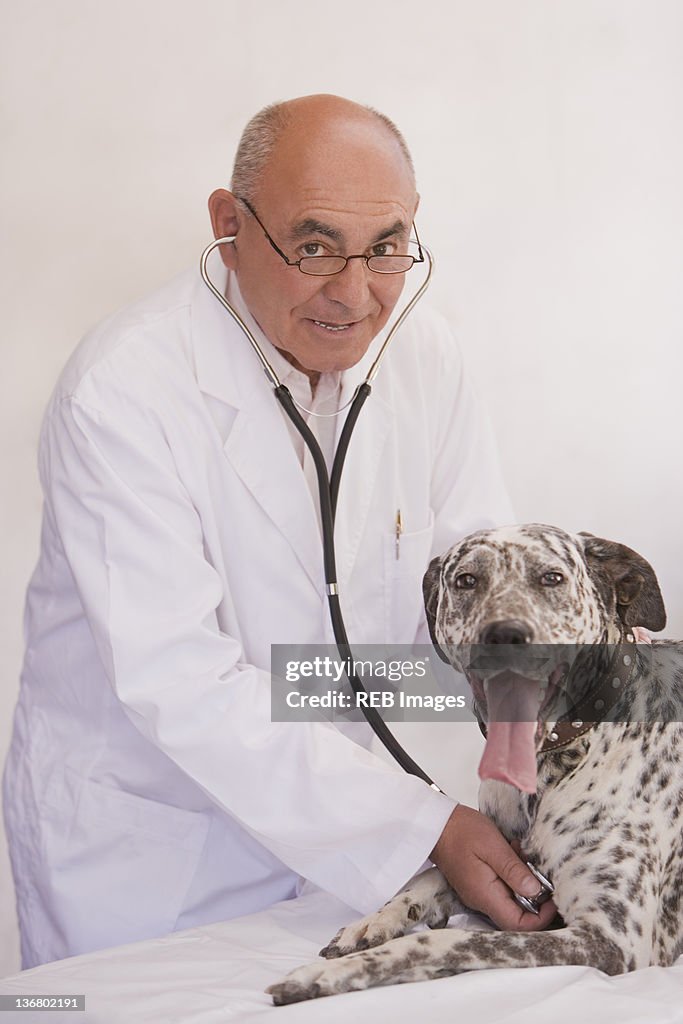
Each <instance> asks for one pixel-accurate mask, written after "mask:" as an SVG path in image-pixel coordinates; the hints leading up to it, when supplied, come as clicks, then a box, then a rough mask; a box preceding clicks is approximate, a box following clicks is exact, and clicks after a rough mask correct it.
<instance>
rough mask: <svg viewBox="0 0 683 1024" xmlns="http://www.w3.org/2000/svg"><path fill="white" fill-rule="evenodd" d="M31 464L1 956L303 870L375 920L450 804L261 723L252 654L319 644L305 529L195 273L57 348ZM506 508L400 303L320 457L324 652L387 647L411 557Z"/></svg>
mask: <svg viewBox="0 0 683 1024" xmlns="http://www.w3.org/2000/svg"><path fill="white" fill-rule="evenodd" d="M214 276H220V272H218V273H217V271H216V269H215V267H214ZM223 283H224V281H223ZM252 326H253V328H254V330H258V328H257V327H256V325H255V324H253V321H252ZM376 347H377V341H376V342H375V343H373V347H372V350H371V351H376ZM370 358H371V353H368V355H366V357H365V359H364V360H363V362H362V363H361V364H359V366H358V367H354V368H353V369H352V370H350V371H348V372H347V373H346V374H345V375H344V383H343V400H345V399H346V397H348V396H349V395H350V394H351V393H352V392H353V388H354V386H355V384H356V383H357V382H358V381H359V380H360V379H362V377H363V376H364V373H365V372H366V370H367V366H368V365H369V359H370ZM343 418H344V417H343V415H342V416H341V417H340V421H342V420H343ZM340 425H341V424H340ZM40 474H41V481H42V485H43V489H44V495H45V506H44V520H43V532H42V546H41V553H40V559H39V562H38V566H37V568H36V571H35V574H34V576H33V579H32V582H31V586H30V590H29V594H28V599H27V612H26V633H27V650H26V658H25V665H24V671H23V675H22V684H21V692H20V698H19V703H18V706H17V710H16V715H15V723H14V733H13V738H12V745H11V750H10V754H9V758H8V762H7V766H6V772H5V778H4V801H5V818H6V826H7V832H8V836H9V841H10V852H11V859H12V866H13V871H14V876H15V883H16V890H17V899H18V908H19V917H20V926H21V933H22V960H23V966H24V967H29V966H32V965H34V964H37V963H40V962H44V961H47V960H52V959H56V958H61V957H64V956H69V955H73V954H77V953H82V952H87V951H89V950H93V949H97V948H101V947H105V946H110V945H115V944H119V943H124V942H129V941H133V940H138V939H145V938H148V937H152V936H156V935H162V934H165V933H167V932H169V931H172V930H177V929H180V928H184V927H190V926H193V925H197V924H202V923H207V922H210V921H215V920H220V919H224V918H229V917H233V916H236V915H239V914H244V913H248V912H251V911H256V910H258V909H261V908H262V907H264V906H266V905H268V904H270V903H272V902H274V901H276V900H279V899H283V898H286V897H288V896H292V895H294V894H295V892H296V888H297V883H298V882H299V881H300V879H301V878H302V877H305V878H308V879H310V880H311V881H312V882H314V883H315V884H317V885H319V886H321V887H323V888H325V889H327V890H329V891H330V892H332V893H334V894H335V895H337V896H338V897H340V898H341V899H342V900H344V901H346V902H347V903H349V904H351V905H352V906H354V907H356V908H358V910H359V911H362V912H366V911H368V910H370V909H371V908H374V907H376V906H378V905H380V904H381V903H382V902H383V901H384V900H386V899H387V898H388V897H389V896H391V895H392V893H393V892H394V891H395V890H396V889H397V888H398V887H400V885H401V884H403V883H404V882H405V881H406V880H407V879H408V878H409V877H410V875H411V874H412V873H414V872H415V871H416V870H417V869H418V868H419V867H420V866H421V864H422V863H423V862H424V860H425V858H426V857H427V855H428V854H429V851H430V850H431V848H432V846H433V844H434V842H435V840H436V838H437V837H438V835H439V833H440V831H441V829H442V827H443V824H444V823H445V821H446V819H447V817H448V815H449V813H450V811H451V808H452V806H453V804H452V802H451V801H450V800H449V799H447V798H446V797H444V796H442V795H440V794H437V793H435V792H434V791H432V790H430V789H429V788H428V787H427V786H426V785H425V784H424V783H423V782H421V781H419V780H417V779H415V778H412V777H409V776H407V775H405V774H404V773H403V772H402V771H401V770H400V769H398V768H397V767H395V766H393V765H387V764H385V763H384V762H383V761H382V760H380V759H379V758H377V757H376V756H375V755H374V754H372V753H370V752H369V751H368V750H367V749H365V748H364V747H363V746H360V745H358V744H356V743H354V742H353V741H352V740H351V739H349V738H348V737H347V736H346V735H344V734H343V733H342V732H340V731H338V730H337V729H336V728H334V727H333V726H331V725H329V724H326V723H321V722H312V723H293V724H277V723H275V724H274V723H271V721H270V677H269V666H270V645H271V643H314V642H318V643H320V642H328V643H332V642H333V637H332V632H331V628H330V626H329V622H328V611H327V605H326V598H325V592H324V581H323V571H322V558H321V549H320V534H319V528H318V524H317V519H316V513H315V509H314V505H313V501H312V497H311V493H310V491H309V489H308V487H307V484H306V481H305V478H304V475H303V472H302V469H301V466H300V464H299V463H298V461H297V458H296V456H295V454H294V451H293V448H292V443H291V439H290V437H289V434H288V430H287V427H286V424H285V422H284V419H283V413H282V410H281V409H280V408H279V406H278V404H277V402H276V401H275V399H274V397H273V395H272V393H271V388H270V386H269V384H268V383H267V380H266V378H265V376H264V374H263V372H262V371H261V368H260V365H259V363H258V361H257V359H256V357H255V355H254V353H253V352H252V350H251V348H250V346H249V344H248V342H247V341H246V339H245V338H244V336H243V335H242V334H241V332H240V330H239V329H238V328H237V327H236V326H235V324H234V323H233V322H232V320H231V319H230V318H229V317H228V316H227V314H226V313H225V311H224V310H223V309H222V308H221V307H220V305H219V304H218V302H217V301H216V299H215V298H214V297H213V296H212V295H211V294H210V293H209V291H208V290H207V289H206V287H205V286H204V284H203V283H202V282H201V280H200V278H199V275H198V274H195V273H191V274H187V275H184V276H183V277H181V278H180V279H177V280H176V281H174V282H172V283H171V285H169V286H167V287H166V288H165V289H162V290H161V291H159V292H158V293H156V294H154V295H152V296H151V297H150V298H148V299H146V300H145V301H142V302H140V303H138V304H136V305H135V306H132V307H130V308H128V309H126V310H124V311H122V312H120V313H118V314H116V315H115V316H113V317H111V318H110V319H109V320H107V321H105V322H104V323H103V324H102V325H100V326H99V327H98V328H96V329H95V330H94V331H93V332H92V333H91V334H90V335H89V336H88V337H87V338H86V339H85V340H84V342H83V343H82V344H81V345H80V346H79V348H78V349H77V350H76V352H75V353H74V355H73V356H72V358H71V360H70V361H69V363H68V364H67V366H66V368H65V370H64V372H63V374H62V376H61V378H60V381H59V383H58V385H57V388H56V391H55V393H54V395H53V397H52V400H51V402H50V405H49V408H48V410H47V413H46V417H45V421H44V426H43V431H42V435H41V444H40ZM399 508H400V509H401V514H402V518H403V524H404V531H405V532H404V534H403V536H402V538H401V542H400V558H399V559H398V560H397V559H396V557H395V548H394V524H395V517H396V511H397V509H399ZM509 519H510V511H509V507H508V503H507V498H506V495H505V491H504V488H503V486H502V483H501V479H500V476H499V472H498V467H497V462H496V457H495V454H494V449H493V443H492V439H491V435H490V431H489V428H488V425H487V423H486V420H485V419H484V418H483V417H482V415H481V412H480V410H479V408H478V406H477V404H476V401H475V400H474V398H473V396H472V393H471V391H470V389H469V387H468V385H467V383H466V381H465V378H464V377H463V374H462V368H461V364H460V358H459V355H458V351H457V349H456V347H455V345H454V342H453V339H452V337H451V335H450V334H449V332H448V329H447V328H446V326H445V325H444V323H443V322H442V321H441V320H440V319H439V318H438V317H436V316H435V315H434V314H432V313H430V312H429V311H428V310H426V309H420V310H419V311H418V312H416V313H415V314H414V315H413V318H412V322H411V321H408V324H407V325H406V327H405V328H402V329H401V331H400V333H399V334H398V335H397V337H396V339H395V340H394V342H393V343H392V348H391V349H390V351H389V353H388V355H387V357H386V360H385V362H384V364H383V366H382V370H381V372H380V374H379V377H378V379H377V381H376V384H375V386H374V389H373V394H372V396H371V398H370V399H369V400H368V402H367V403H366V405H365V407H364V408H363V411H362V413H361V415H360V418H359V420H358V424H357V427H356V433H355V435H354V438H353V441H352V443H351V446H350V450H349V452H348V458H347V462H346V466H345V471H344V478H343V482H342V485H341V491H340V499H339V509H338V516H337V527H336V539H337V550H338V573H339V583H340V593H341V595H342V604H343V608H344V611H345V616H346V624H347V629H348V633H349V636H350V638H351V639H352V640H353V641H354V642H355V643H369V642H384V641H392V642H393V641H397V642H399V641H400V642H405V643H410V642H412V641H413V639H414V638H415V636H416V634H417V632H418V631H419V630H420V628H422V629H424V621H423V612H422V600H421V587H420V583H421V577H422V574H423V572H424V570H425V568H426V566H427V564H428V562H429V559H430V557H431V556H432V555H433V554H434V553H436V552H440V551H443V550H444V549H445V548H446V547H447V546H448V545H450V544H451V543H452V542H453V541H454V540H456V539H457V538H458V537H459V536H461V535H463V534H464V533H466V532H468V531H470V530H472V529H475V528H479V527H483V526H487V525H490V524H493V523H499V522H502V521H505V520H509ZM424 638H425V636H424V635H423V639H424ZM355 728H356V729H359V728H360V729H361V730H367V727H366V726H361V727H359V726H356V727H355Z"/></svg>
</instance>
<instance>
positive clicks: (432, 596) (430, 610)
mask: <svg viewBox="0 0 683 1024" xmlns="http://www.w3.org/2000/svg"><path fill="white" fill-rule="evenodd" d="M440 589H441V559H440V558H433V559H432V560H431V562H430V563H429V568H428V569H427V572H426V573H425V574H424V577H423V579H422V595H423V597H424V603H425V613H426V616H427V625H428V626H429V635H430V637H431V638H432V643H433V644H434V648H435V650H436V653H437V654H438V655H439V657H440V658H441V660H442V661H445V662H446V664H447V665H450V659H449V658H447V657H446V654H445V652H444V651H443V650H442V648H441V647H439V644H438V641H437V639H436V616H437V612H438V610H439V591H440Z"/></svg>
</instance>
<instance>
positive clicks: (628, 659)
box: [477, 631, 635, 754]
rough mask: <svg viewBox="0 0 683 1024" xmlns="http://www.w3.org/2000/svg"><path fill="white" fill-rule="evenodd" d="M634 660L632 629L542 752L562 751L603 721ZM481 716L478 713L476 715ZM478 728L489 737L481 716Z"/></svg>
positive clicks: (558, 724) (548, 738) (621, 691)
mask: <svg viewBox="0 0 683 1024" xmlns="http://www.w3.org/2000/svg"><path fill="white" fill-rule="evenodd" d="M634 660H635V637H634V635H633V633H632V632H630V631H629V632H626V633H622V637H621V641H620V642H619V643H618V644H617V645H616V649H615V652H614V656H613V657H612V660H611V662H610V664H609V667H608V669H607V671H606V672H605V673H604V675H603V677H602V679H601V680H600V682H599V683H598V685H597V686H595V687H594V688H593V689H592V690H591V691H590V692H589V693H588V694H587V696H586V697H584V699H583V700H582V701H581V703H580V704H576V705H574V707H573V708H572V709H571V711H569V712H568V713H567V714H566V715H564V716H563V717H562V718H561V719H560V720H559V721H558V722H556V723H555V726H554V728H553V730H552V732H550V733H549V734H548V735H547V736H546V738H545V740H544V741H543V745H542V746H541V748H540V750H539V753H540V754H546V753H551V752H553V751H555V750H562V749H563V748H564V747H567V746H569V744H570V743H572V742H573V741H574V740H575V739H576V738H577V737H578V736H583V735H584V734H585V733H587V732H590V730H591V729H594V728H595V726H596V725H597V724H598V723H599V722H602V721H603V720H604V718H605V715H606V714H607V712H609V711H610V709H611V708H612V707H614V705H615V703H616V702H617V700H618V698H619V697H620V696H621V694H622V693H623V691H624V687H625V685H626V683H627V682H628V680H629V677H630V675H631V671H632V669H633V663H634ZM477 717H478V716H477ZM478 721H479V728H480V730H481V732H482V733H483V735H484V736H486V732H487V730H486V723H485V722H483V721H482V720H481V719H480V718H478Z"/></svg>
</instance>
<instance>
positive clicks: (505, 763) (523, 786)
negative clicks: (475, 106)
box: [268, 525, 683, 1005]
mask: <svg viewBox="0 0 683 1024" xmlns="http://www.w3.org/2000/svg"><path fill="white" fill-rule="evenodd" d="M424 594H425V605H426V609H427V618H428V621H429V625H430V631H431V635H432V640H433V642H434V643H435V645H436V647H437V651H439V652H440V653H441V654H442V656H445V657H447V658H448V659H449V660H450V661H451V663H452V664H453V665H454V666H455V667H456V668H459V669H461V670H463V671H465V672H466V674H467V675H468V678H469V680H470V682H471V684H472V687H473V692H474V707H475V712H476V713H477V715H478V717H479V719H480V722H481V724H482V727H483V729H485V730H487V731H488V738H487V746H486V751H485V753H484V756H483V758H482V764H481V766H480V775H481V776H482V779H483V781H482V785H481V791H480V807H481V809H482V810H483V811H484V812H485V813H486V814H488V815H489V816H490V817H491V818H493V820H494V821H495V822H496V824H497V825H498V827H499V828H500V829H501V831H502V832H503V834H504V835H505V836H506V837H507V839H508V840H510V841H512V840H518V841H519V842H520V844H521V848H522V850H523V851H524V854H525V856H526V858H527V859H528V860H529V861H530V862H531V863H532V864H534V865H535V866H536V867H537V868H538V869H539V870H540V871H541V872H542V873H543V875H545V876H546V877H549V878H550V879H552V881H553V882H554V885H555V896H554V899H555V902H556V904H557V907H558V910H559V913H560V915H561V919H560V924H561V927H559V928H557V929H555V930H551V931H545V932H524V933H521V932H518V933H514V932H497V931H465V930H463V929H455V928H453V929H449V928H445V927H444V926H445V924H446V923H447V921H448V918H449V917H450V916H451V915H452V914H454V913H456V912H458V910H459V909H461V907H460V904H459V902H458V899H457V897H456V895H455V893H454V892H453V890H452V889H451V888H450V887H449V885H448V883H447V882H446V880H445V879H444V877H443V875H441V873H440V872H439V871H438V870H437V869H436V868H434V869H431V870H429V871H427V872H425V873H424V874H422V875H419V876H418V877H417V878H415V879H413V881H412V882H410V883H409V884H408V885H407V886H406V888H405V889H403V890H402V891H401V892H400V893H399V894H398V895H397V896H395V897H394V898H393V899H392V900H390V901H389V903H387V904H386V906H384V907H383V908H382V909H381V910H380V911H378V912H377V913H376V914H371V915H370V916H369V917H366V918H364V919H363V920H362V921H359V922H358V923H357V924H354V925H350V926H349V927H347V928H342V930H341V931H340V932H339V933H338V934H337V935H336V936H335V938H334V939H333V940H332V941H331V942H330V944H329V945H328V946H327V947H326V948H325V949H323V950H322V956H323V957H325V958H327V959H325V960H322V961H318V962H316V963H313V964H310V965H307V966H305V967H301V968H299V969H298V970H295V971H294V972H292V973H291V974H290V975H288V976H287V977H286V978H284V979H283V980H282V981H280V982H279V983H277V984H275V985H272V986H271V987H270V988H269V989H268V991H269V992H270V993H271V995H272V997H273V1000H274V1002H275V1003H276V1004H278V1005H279V1004H283V1003H291V1002H297V1001H299V1000H303V999H313V998H316V997H317V996H326V995H333V994H335V993H339V992H346V991H350V990H354V989H363V988H369V987H372V986H375V985H388V984H395V983H401V982H409V981H423V980H427V979H431V978H440V977H443V976H446V975H450V974H457V973H458V972H461V971H470V970H478V969H482V968H487V967H535V966H541V965H548V964H587V965H591V966H594V967H597V968H599V969H600V970H602V971H604V972H605V973H607V974H619V973H622V972H625V971H632V970H636V969H637V968H640V967H646V966H647V965H650V964H659V965H668V964H671V963H672V961H673V960H674V959H675V958H676V957H677V956H678V955H679V953H681V952H683V917H682V915H681V890H682V888H683V834H682V829H681V818H680V814H681V804H682V800H683V771H682V770H681V754H682V751H683V743H682V742H681V741H682V740H683V725H681V724H680V721H677V719H678V720H680V718H681V715H680V702H681V696H682V695H683V645H681V644H675V643H672V642H669V641H655V642H654V643H653V644H652V645H651V646H645V645H644V644H641V643H636V642H634V640H637V639H642V637H641V636H640V634H639V632H638V630H637V629H636V630H635V637H634V627H636V626H644V627H646V628H648V629H652V630H655V631H657V630H660V629H662V628H663V627H664V624H665V612H664V606H663V603H662V598H661V594H660V591H659V586H658V584H657V580H656V577H655V574H654V572H653V570H652V568H651V567H650V565H649V564H648V563H647V562H646V561H645V560H644V559H643V558H642V557H641V556H640V555H638V554H636V552H634V551H632V550H630V549H629V548H627V547H625V546H623V545H621V544H616V543H613V542H611V541H606V540H602V539H599V538H596V537H592V536H590V535H588V534H579V535H569V534H566V533H563V532H562V531H560V530H558V529H555V528H553V527H548V526H539V525H527V526H519V527H506V528H502V529H498V530H484V531H481V532H479V533H475V534H472V535H471V536H470V537H468V538H466V539H465V540H464V541H463V542H462V543H460V544H458V545H456V546H455V547H453V548H451V550H450V551H448V552H447V553H446V554H445V555H444V556H443V557H441V558H437V559H435V560H434V561H433V562H432V563H431V565H430V567H429V569H428V571H427V574H426V576H425V580H424ZM479 643H485V644H495V643H500V644H503V645H508V644H509V645H524V644H529V643H531V644H533V645H534V646H535V645H536V644H547V645H553V647H552V649H553V650H558V651H560V652H566V650H567V648H566V647H563V646H562V645H570V644H571V645H575V644H581V645H585V646H582V647H581V648H579V650H580V651H581V652H582V654H580V655H578V656H577V658H576V662H575V664H574V665H573V666H568V665H567V664H566V663H560V662H559V661H558V663H557V664H555V665H550V666H549V667H548V666H546V667H545V668H544V670H543V674H542V675H541V676H539V678H538V679H536V680H535V684H534V681H533V679H531V676H533V672H530V675H529V676H527V675H522V674H520V673H518V672H516V671H515V672H510V671H507V672H506V671H501V670H500V664H499V665H498V666H497V669H496V671H495V672H493V673H491V671H489V672H488V674H487V671H486V669H485V668H484V670H483V671H482V670H480V669H477V668H476V667H473V664H474V663H473V662H472V660H471V659H470V661H468V654H467V652H468V650H469V651H470V652H471V651H472V650H473V649H474V648H471V647H468V645H477V644H479ZM521 649H522V650H524V649H525V648H523V647H522V648H521ZM530 649H532V648H530V647H526V650H527V651H528V650H530ZM501 650H502V648H501ZM586 652H588V654H586ZM558 658H560V659H561V658H565V662H566V655H565V654H564V653H561V654H560V655H558ZM582 659H583V666H581V664H580V663H581V661H582ZM575 669H576V671H575ZM570 676H572V678H573V679H574V688H573V690H572V694H571V706H570V707H569V708H567V692H568V691H567V690H566V688H563V680H565V681H566V680H567V679H568V678H569V677H570ZM500 680H502V681H503V685H502V687H501V688H500V689H498V684H499V682H500ZM577 680H578V683H577ZM534 686H535V689H534ZM515 693H516V695H517V698H518V701H517V705H516V707H517V709H519V708H522V711H523V713H522V714H518V713H517V714H516V715H511V714H510V713H509V711H510V709H511V707H512V704H511V696H510V695H511V694H513V695H514V694H515ZM563 700H564V704H563V703H562V701H563ZM530 708H535V712H534V714H533V715H530V714H529V709H530ZM558 708H561V710H558ZM608 711H609V714H607V712H608ZM515 718H517V719H519V720H514V719H515ZM525 718H532V719H533V720H532V721H531V722H529V721H524V720H522V719H525ZM506 719H511V721H506ZM605 719H609V720H605ZM417 923H422V924H425V925H428V926H429V927H430V928H431V929H438V930H430V931H420V932H417V933H414V934H406V932H409V931H410V929H411V928H412V927H413V926H414V925H415V924H417Z"/></svg>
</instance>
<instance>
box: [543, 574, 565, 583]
mask: <svg viewBox="0 0 683 1024" xmlns="http://www.w3.org/2000/svg"><path fill="white" fill-rule="evenodd" d="M559 583H564V576H563V575H562V573H561V572H544V573H543V575H542V576H541V586H543V587H556V586H557V585H558V584H559Z"/></svg>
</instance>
